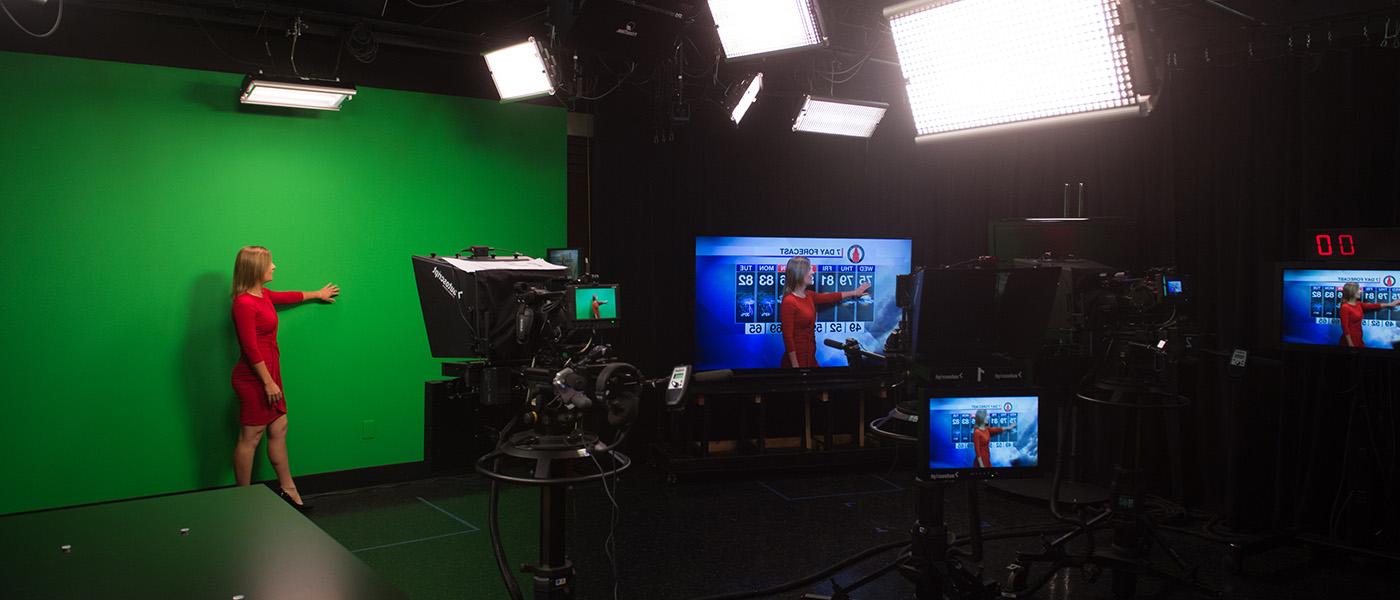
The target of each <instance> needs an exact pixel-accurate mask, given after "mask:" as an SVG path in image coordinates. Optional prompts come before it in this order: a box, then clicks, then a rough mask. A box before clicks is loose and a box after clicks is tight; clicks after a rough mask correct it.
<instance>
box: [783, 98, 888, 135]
mask: <svg viewBox="0 0 1400 600" xmlns="http://www.w3.org/2000/svg"><path fill="white" fill-rule="evenodd" d="M889 107H890V105H888V104H885V103H883V102H864V101H860V100H840V99H837V98H821V97H817V96H812V95H810V94H809V95H808V96H807V97H806V98H805V99H804V100H803V101H802V110H800V111H798V113H797V118H796V119H794V120H793V122H792V130H793V131H805V132H807V133H826V134H831V135H845V136H851V137H862V138H868V137H870V136H871V135H873V134H874V133H875V127H876V126H877V125H879V124H880V119H883V118H885V111H886V110H887V109H889Z"/></svg>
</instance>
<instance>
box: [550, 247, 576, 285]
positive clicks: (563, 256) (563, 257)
mask: <svg viewBox="0 0 1400 600" xmlns="http://www.w3.org/2000/svg"><path fill="white" fill-rule="evenodd" d="M582 256H583V251H582V250H581V249H579V248H550V249H548V250H545V258H544V261H545V262H547V263H549V264H552V265H559V266H561V267H564V268H566V269H568V270H569V279H578V276H579V273H581V272H582V269H580V268H579V265H580V264H581V263H582V262H583V258H582Z"/></svg>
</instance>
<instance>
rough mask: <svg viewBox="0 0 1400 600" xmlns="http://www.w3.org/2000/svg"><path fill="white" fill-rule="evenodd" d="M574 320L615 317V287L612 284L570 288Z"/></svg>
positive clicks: (612, 318) (611, 318) (598, 319)
mask: <svg viewBox="0 0 1400 600" xmlns="http://www.w3.org/2000/svg"><path fill="white" fill-rule="evenodd" d="M572 289H573V293H574V320H575V321H602V320H614V319H617V288H616V287H612V286H599V287H585V286H579V287H575V288H572Z"/></svg>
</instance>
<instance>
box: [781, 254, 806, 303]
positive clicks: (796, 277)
mask: <svg viewBox="0 0 1400 600" xmlns="http://www.w3.org/2000/svg"><path fill="white" fill-rule="evenodd" d="M811 272H812V261H810V260H807V257H805V256H794V257H792V258H789V259H788V262H787V282H786V283H784V284H783V293H784V294H791V293H793V292H795V291H797V286H798V285H806V284H807V274H808V273H811Z"/></svg>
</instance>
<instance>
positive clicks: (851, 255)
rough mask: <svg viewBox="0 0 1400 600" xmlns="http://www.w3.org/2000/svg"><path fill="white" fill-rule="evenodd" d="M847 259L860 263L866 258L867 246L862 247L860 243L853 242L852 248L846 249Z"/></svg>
mask: <svg viewBox="0 0 1400 600" xmlns="http://www.w3.org/2000/svg"><path fill="white" fill-rule="evenodd" d="M846 260H849V261H851V262H852V263H856V264H859V263H860V262H861V261H863V260H865V248H863V247H861V245H860V244H852V245H851V247H850V248H847V249H846Z"/></svg>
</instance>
